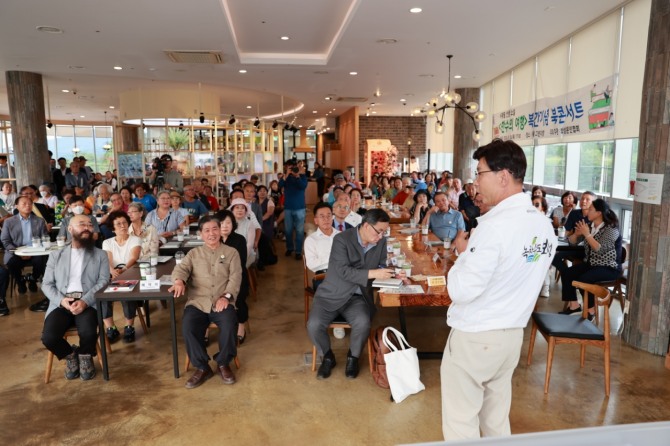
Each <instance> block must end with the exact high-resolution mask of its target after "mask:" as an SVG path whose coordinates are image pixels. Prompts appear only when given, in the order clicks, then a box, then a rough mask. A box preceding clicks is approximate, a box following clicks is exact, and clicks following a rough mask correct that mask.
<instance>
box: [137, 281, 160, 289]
mask: <svg viewBox="0 0 670 446" xmlns="http://www.w3.org/2000/svg"><path fill="white" fill-rule="evenodd" d="M160 289H161V281H160V280H140V291H153V290H160Z"/></svg>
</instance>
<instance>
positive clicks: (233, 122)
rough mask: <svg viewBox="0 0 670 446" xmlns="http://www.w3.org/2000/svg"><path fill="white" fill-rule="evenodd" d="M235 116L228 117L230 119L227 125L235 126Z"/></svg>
mask: <svg viewBox="0 0 670 446" xmlns="http://www.w3.org/2000/svg"><path fill="white" fill-rule="evenodd" d="M235 121H236V119H235V115H230V119H229V120H228V124H230V125H233V124H235Z"/></svg>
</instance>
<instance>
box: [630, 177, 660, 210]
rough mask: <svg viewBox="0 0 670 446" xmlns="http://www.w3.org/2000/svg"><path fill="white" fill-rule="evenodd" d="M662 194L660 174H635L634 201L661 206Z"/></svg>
mask: <svg viewBox="0 0 670 446" xmlns="http://www.w3.org/2000/svg"><path fill="white" fill-rule="evenodd" d="M662 193H663V174H662V173H642V172H637V174H636V175H635V201H637V202H638V203H649V204H661V195H662Z"/></svg>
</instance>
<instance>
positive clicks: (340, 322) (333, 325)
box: [312, 317, 373, 373]
mask: <svg viewBox="0 0 670 446" xmlns="http://www.w3.org/2000/svg"><path fill="white" fill-rule="evenodd" d="M333 328H351V325H349V324H348V323H347V322H346V321H345V320H344V319H341V318H340V317H338V318H337V319H335V320H334V321H333V322H331V323H330V325H329V326H328V330H332V329H333ZM367 344H368V367H369V368H370V373H372V371H373V363H372V341H371V340H370V336H368V342H367ZM315 371H316V345H313V346H312V372H315Z"/></svg>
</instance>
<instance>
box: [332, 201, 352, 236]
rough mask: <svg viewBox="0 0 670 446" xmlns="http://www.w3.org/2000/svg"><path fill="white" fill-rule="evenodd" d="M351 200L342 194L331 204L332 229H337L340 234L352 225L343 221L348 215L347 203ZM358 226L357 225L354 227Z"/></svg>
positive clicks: (348, 207)
mask: <svg viewBox="0 0 670 446" xmlns="http://www.w3.org/2000/svg"><path fill="white" fill-rule="evenodd" d="M350 200H351V198H350V197H349V195H347V194H342V195H340V196H339V197H337V200H335V203H334V204H333V217H334V218H333V228H335V229H337V230H338V231H340V232H344V231H346V230H347V229H349V228H353V227H354V225H352V224H351V223H349V222H347V221H345V219H346V218H347V217H348V216H349V214H350V212H351V211H350V210H349V209H350V206H349V203H350V202H351V201H350ZM356 226H358V225H356Z"/></svg>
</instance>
